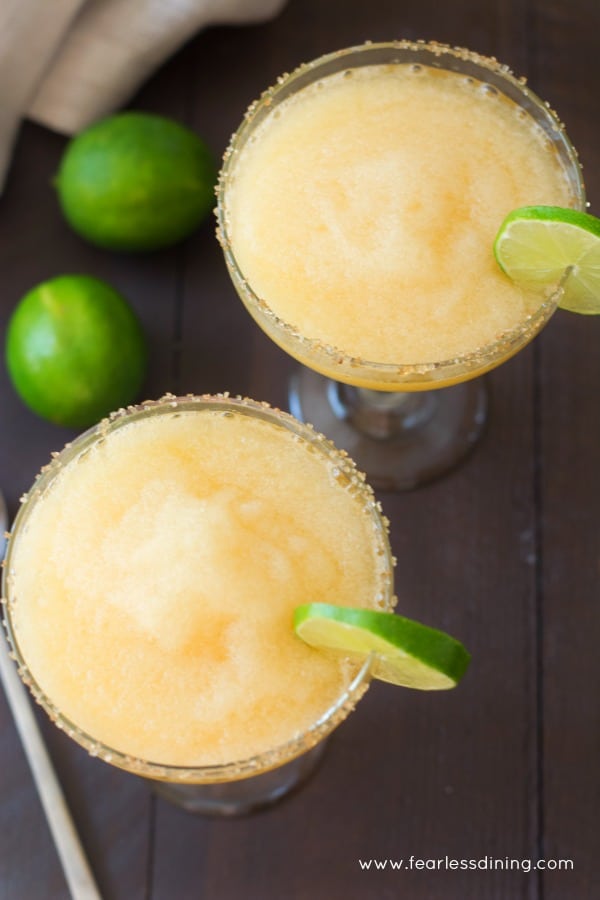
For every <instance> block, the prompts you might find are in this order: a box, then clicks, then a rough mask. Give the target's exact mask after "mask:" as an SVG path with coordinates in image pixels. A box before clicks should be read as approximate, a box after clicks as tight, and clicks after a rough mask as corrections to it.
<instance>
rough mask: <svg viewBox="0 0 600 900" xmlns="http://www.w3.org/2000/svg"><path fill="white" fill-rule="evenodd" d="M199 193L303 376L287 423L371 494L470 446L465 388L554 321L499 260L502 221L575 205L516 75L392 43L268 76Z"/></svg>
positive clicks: (461, 53)
mask: <svg viewBox="0 0 600 900" xmlns="http://www.w3.org/2000/svg"><path fill="white" fill-rule="evenodd" d="M217 194H218V207H217V218H218V237H219V240H220V242H221V244H222V247H223V250H224V254H225V259H226V263H227V267H228V270H229V273H230V276H231V278H232V280H233V283H234V285H235V288H236V290H237V292H238V294H239V296H240V298H241V299H242V301H243V302H244V304H245V306H246V308H247V309H248V311H249V312H250V314H251V315H252V316H253V317H254V319H255V320H256V322H257V323H258V324H259V325H260V326H261V327H262V328H263V330H264V331H265V332H266V333H267V334H268V335H269V337H271V338H272V339H273V340H274V341H275V342H276V343H277V344H278V345H279V346H280V347H281V348H282V349H284V350H285V351H286V352H287V353H289V354H290V355H291V356H293V357H295V358H296V359H297V360H299V361H300V362H301V363H303V367H302V368H300V369H299V370H298V372H297V373H296V374H295V376H294V378H293V382H292V385H291V390H290V408H291V410H292V412H293V413H294V414H295V415H296V416H297V417H299V418H301V419H303V420H304V421H310V422H311V423H312V424H313V425H315V427H317V428H318V429H319V430H320V431H323V432H325V433H326V434H327V435H328V436H329V437H330V438H331V439H332V440H334V441H335V443H336V444H337V445H338V446H341V447H344V448H345V449H346V450H348V452H349V453H350V454H351V456H352V457H353V458H354V459H355V460H356V462H357V464H358V465H359V467H360V468H362V469H363V470H364V471H366V472H367V474H368V478H369V480H370V481H371V483H372V484H373V485H375V486H376V487H381V488H387V489H403V488H412V487H414V486H416V485H418V484H420V483H422V482H425V481H428V480H430V479H431V478H433V477H435V476H437V475H439V474H441V473H442V472H444V471H446V470H447V469H448V468H449V467H451V466H453V465H454V464H455V463H456V462H457V461H458V460H459V459H460V458H461V457H462V456H463V455H464V454H465V453H466V452H467V451H468V450H469V449H470V448H471V447H472V445H473V444H474V442H475V441H476V440H477V438H478V437H479V435H480V433H481V430H482V428H483V425H484V421H485V416H486V392H485V385H484V380H482V379H479V378H478V376H481V375H483V374H484V373H486V372H488V371H489V370H490V369H493V368H494V367H495V366H497V365H499V364H500V363H502V362H504V361H505V360H507V359H508V358H509V357H511V356H512V355H513V354H515V353H516V352H517V351H518V350H520V349H521V348H522V347H524V346H525V345H526V344H527V343H528V342H529V341H530V340H531V339H532V338H533V337H534V336H535V335H536V334H537V333H538V332H539V331H540V329H541V328H542V327H543V326H544V324H545V323H546V322H547V321H548V319H549V318H550V316H551V315H552V314H553V312H554V310H555V309H556V306H557V302H558V300H559V298H560V286H559V285H556V287H555V288H553V289H552V290H551V291H548V292H546V293H545V294H544V295H541V294H540V293H535V292H533V291H530V290H523V289H521V288H519V287H517V286H515V285H514V284H512V282H510V281H509V279H507V278H506V276H504V275H503V273H502V272H501V271H500V269H499V267H498V266H497V264H496V262H495V260H494V257H493V251H492V247H493V242H494V237H495V234H496V232H497V230H498V228H499V227H500V225H501V223H502V221H503V219H504V217H505V216H506V214H507V213H508V212H509V211H510V210H511V209H513V208H516V207H519V206H524V205H533V204H538V205H540V204H548V205H557V206H571V207H574V208H579V209H583V208H584V206H585V196H584V187H583V181H582V175H581V170H580V166H579V163H578V160H577V156H576V153H575V151H574V149H573V147H572V146H571V143H570V142H569V139H568V138H567V136H566V134H565V132H564V128H563V126H562V125H561V123H560V122H559V120H558V119H557V117H556V115H555V114H554V113H553V112H552V110H551V109H550V108H549V107H548V106H547V104H545V103H544V102H542V101H541V100H540V99H539V98H538V97H537V96H536V95H535V94H534V93H532V91H530V90H529V89H528V88H527V87H526V85H525V83H524V80H522V79H517V78H515V77H514V76H513V75H512V74H511V72H510V71H509V70H508V69H507V67H506V66H502V65H500V64H499V63H497V62H496V61H495V60H493V59H488V58H484V57H481V56H479V55H478V54H475V53H472V52H469V51H467V50H463V49H457V48H450V47H447V46H443V45H440V44H437V43H429V44H428V43H424V42H417V43H412V42H408V41H398V42H391V43H382V44H365V45H363V46H360V47H353V48H349V49H346V50H342V51H339V52H337V53H333V54H329V55H326V56H324V57H321V58H320V59H317V60H315V61H314V62H311V63H308V64H306V65H302V66H300V67H299V68H298V69H297V70H296V71H294V72H293V73H292V74H291V75H284V76H282V77H281V78H280V79H279V80H278V82H277V84H276V85H275V86H274V87H272V88H270V89H269V90H267V91H266V92H265V93H264V94H263V95H262V96H261V97H260V99H259V100H257V101H256V102H255V103H253V104H252V105H251V106H250V108H249V109H248V112H247V113H246V116H245V118H244V120H243V122H242V124H241V126H240V127H239V129H238V131H237V132H236V133H235V134H234V136H233V138H232V140H231V143H230V145H229V147H228V149H227V151H226V153H225V157H224V162H223V167H222V171H221V175H220V179H219V186H218V191H217ZM473 379H476V380H473Z"/></svg>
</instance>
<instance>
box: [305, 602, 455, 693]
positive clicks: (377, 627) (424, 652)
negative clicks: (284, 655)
mask: <svg viewBox="0 0 600 900" xmlns="http://www.w3.org/2000/svg"><path fill="white" fill-rule="evenodd" d="M294 628H295V630H296V634H297V635H298V637H300V638H302V640H303V641H306V643H307V644H311V646H313V647H317V648H318V649H319V650H330V651H333V652H335V653H336V654H339V655H341V656H348V657H352V658H356V659H361V660H365V659H366V658H367V657H368V656H369V654H371V653H372V654H373V662H372V665H371V675H372V676H373V677H374V678H379V679H380V680H381V681H389V682H391V683H392V684H400V685H403V686H404V687H412V688H418V689H420V690H422V691H437V690H444V689H445V688H452V687H455V686H456V685H457V684H458V682H459V681H460V679H461V678H462V676H463V675H464V673H465V671H466V669H467V666H468V664H469V660H470V658H471V657H470V654H469V653H468V652H467V650H465V648H464V647H463V645H462V644H461V643H460V642H459V641H457V640H455V639H454V638H453V637H450V635H449V634H446V633H445V632H443V631H438V630H437V629H435V628H429V627H428V626H427V625H421V623H420V622H415V621H414V620H412V619H406V618H404V617H403V616H398V615H396V614H395V613H387V612H378V611H376V610H371V609H356V608H354V607H348V606H333V605H330V604H328V603H309V604H306V605H305V606H297V607H296V609H295V610H294Z"/></svg>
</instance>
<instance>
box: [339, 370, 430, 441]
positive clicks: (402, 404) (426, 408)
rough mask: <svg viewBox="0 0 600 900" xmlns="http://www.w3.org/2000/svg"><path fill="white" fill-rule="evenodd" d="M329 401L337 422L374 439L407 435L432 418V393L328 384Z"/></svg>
mask: <svg viewBox="0 0 600 900" xmlns="http://www.w3.org/2000/svg"><path fill="white" fill-rule="evenodd" d="M327 393H328V399H329V403H330V404H331V408H332V410H333V412H334V414H335V416H336V417H337V418H338V419H344V420H346V421H348V422H350V423H351V424H352V425H353V427H354V428H356V429H357V431H360V432H361V433H362V434H365V435H368V436H369V437H371V438H375V439H376V440H386V439H388V438H397V437H399V436H400V435H402V434H403V433H404V434H407V435H408V434H409V433H411V432H413V431H414V430H415V429H416V428H418V427H419V426H421V425H423V424H424V423H425V422H426V421H428V420H429V419H430V418H431V416H432V415H433V413H434V411H435V409H436V406H437V401H436V392H435V391H372V390H370V389H369V388H361V387H352V386H351V385H347V384H341V383H340V382H337V381H329V384H328V392H327Z"/></svg>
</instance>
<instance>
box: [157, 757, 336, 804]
mask: <svg viewBox="0 0 600 900" xmlns="http://www.w3.org/2000/svg"><path fill="white" fill-rule="evenodd" d="M326 745H327V739H325V740H323V741H321V742H320V743H319V744H317V745H316V746H315V747H313V748H312V749H311V750H308V751H307V752H306V753H303V754H302V755H301V756H298V757H297V758H296V759H293V760H292V761H291V762H288V763H284V765H282V766H278V767H277V768H276V769H271V770H270V771H268V772H262V773H261V774H260V775H252V776H250V777H249V778H241V779H239V780H238V781H224V782H218V783H215V784H179V783H177V784H176V783H175V782H170V781H153V780H150V779H148V783H149V784H150V786H151V787H152V789H153V790H154V791H155V792H156V793H157V794H159V796H161V797H164V798H165V799H166V800H168V801H169V802H170V803H174V804H175V806H179V807H180V809H184V810H185V811H186V812H190V813H196V814H200V815H207V816H240V815H244V814H245V813H250V812H253V811H254V810H256V809H261V808H263V807H265V806H271V804H272V803H276V802H277V801H278V800H280V799H281V798H282V797H284V796H285V795H286V794H288V793H289V792H290V791H292V790H293V789H294V788H296V787H298V786H299V785H300V784H302V782H303V781H304V780H305V779H306V778H308V776H309V775H311V774H312V772H313V771H314V769H315V768H316V767H317V765H318V764H319V762H320V760H321V757H322V756H323V752H324V750H325V747H326Z"/></svg>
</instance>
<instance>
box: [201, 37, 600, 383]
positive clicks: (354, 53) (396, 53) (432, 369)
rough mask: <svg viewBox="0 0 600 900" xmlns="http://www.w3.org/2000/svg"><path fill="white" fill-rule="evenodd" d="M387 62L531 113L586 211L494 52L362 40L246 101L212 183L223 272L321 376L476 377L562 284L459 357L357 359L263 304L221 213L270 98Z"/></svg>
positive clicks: (563, 138) (550, 115) (537, 323)
mask: <svg viewBox="0 0 600 900" xmlns="http://www.w3.org/2000/svg"><path fill="white" fill-rule="evenodd" d="M383 57H385V58H383ZM393 63H405V64H413V65H416V66H418V65H427V66H433V67H436V68H442V69H449V70H452V71H455V72H459V73H461V74H463V75H464V76H465V77H466V78H469V77H471V78H474V79H476V80H478V81H481V82H483V83H484V84H489V86H490V88H491V89H492V90H499V91H500V92H502V93H503V94H505V95H506V96H507V97H509V99H511V100H513V101H514V102H515V103H517V104H518V105H519V106H520V107H521V108H522V109H524V110H525V111H526V112H528V113H529V114H530V115H531V116H532V118H533V119H534V120H535V121H536V122H537V124H538V125H539V126H540V127H541V128H542V129H543V130H544V131H545V133H546V135H547V136H548V138H549V139H550V140H551V141H552V143H553V144H554V145H555V147H556V150H557V153H558V155H559V157H560V159H561V161H562V163H563V165H564V168H565V172H566V173H567V176H568V178H569V182H570V185H571V189H572V192H573V207H574V208H576V209H580V210H585V208H586V197H585V187H584V182H583V173H582V170H581V165H580V163H579V159H578V156H577V151H576V150H575V148H574V147H573V145H572V144H571V141H570V140H569V138H568V136H567V134H566V132H565V128H564V125H563V124H562V122H561V121H560V119H559V118H558V116H557V115H556V113H555V112H554V111H553V110H552V109H551V107H550V106H549V104H547V103H545V102H544V101H543V100H541V99H540V97H538V96H537V94H535V93H534V92H533V91H532V90H531V89H530V88H529V87H527V85H526V83H525V79H524V78H517V77H516V76H515V75H514V74H513V72H512V71H511V70H510V68H509V67H508V66H506V65H503V64H501V63H499V62H498V61H497V60H496V59H495V58H494V57H486V56H482V55H481V54H479V53H476V52H474V51H470V50H467V49H465V48H462V47H451V46H450V45H448V44H441V43H437V42H435V41H430V42H427V41H423V40H419V41H409V40H398V41H386V42H370V41H368V42H366V43H364V44H360V45H356V46H353V47H348V48H345V49H343V50H338V51H336V52H334V53H327V54H325V55H323V56H320V57H318V58H317V59H315V60H312V61H311V62H308V63H303V64H302V65H300V66H298V68H296V69H295V70H294V71H293V72H291V73H290V74H287V73H286V74H284V75H282V76H280V77H279V78H278V79H277V82H276V83H275V84H274V85H272V86H271V87H269V88H268V89H267V90H265V91H264V92H263V93H262V94H261V96H260V97H259V98H258V99H257V100H255V101H254V102H253V103H251V104H250V106H249V108H248V110H247V111H246V113H245V116H244V119H243V121H242V123H241V124H240V126H239V128H238V129H237V131H236V132H235V133H234V134H233V135H232V137H231V140H230V142H229V145H228V147H227V149H226V151H225V154H224V156H223V165H222V168H221V171H220V174H219V179H218V184H217V188H216V193H217V206H216V210H215V214H216V217H217V222H218V226H217V237H218V240H219V242H220V244H221V247H222V249H223V253H224V256H225V261H226V264H227V268H228V270H229V274H230V277H231V279H232V281H233V283H234V285H235V288H236V290H237V292H238V294H239V296H240V298H241V300H242V302H243V303H244V305H245V306H246V308H247V310H248V311H249V312H250V314H251V315H252V317H253V318H254V319H255V321H256V322H257V323H258V324H259V325H260V326H261V328H263V330H264V331H265V332H266V333H267V334H268V335H269V337H270V338H271V339H272V340H274V341H275V342H276V343H277V344H278V345H279V346H280V347H282V348H283V349H284V350H285V351H286V352H288V353H289V354H290V355H291V356H294V357H295V358H296V359H298V360H299V361H300V362H302V363H304V364H305V365H309V366H310V367H311V368H314V369H316V370H317V371H318V372H321V373H322V374H324V375H327V376H329V377H333V378H335V379H337V380H338V381H343V382H346V383H348V384H360V385H363V386H367V385H368V386H370V387H373V388H378V389H380V390H401V389H402V388H403V387H404V388H405V389H406V388H409V387H410V388H412V389H419V388H420V389H427V388H430V387H435V382H436V381H445V382H446V381H447V382H448V383H453V382H457V381H463V380H466V379H468V378H473V377H476V376H478V375H480V374H483V373H484V372H486V371H488V370H489V369H492V368H494V367H495V366H496V365H498V364H499V363H501V362H503V361H504V360H506V359H508V358H509V357H510V356H512V355H513V354H514V353H516V352H517V351H518V350H519V349H520V348H521V347H523V346H525V344H527V343H528V342H529V341H530V340H532V339H533V338H534V337H535V336H536V334H538V332H539V331H540V329H541V328H542V327H543V325H544V324H545V323H546V322H547V321H548V319H549V318H550V317H551V316H552V314H553V313H554V311H555V310H556V307H557V305H558V302H559V300H560V297H561V294H562V287H561V286H560V285H559V286H558V287H557V288H556V289H555V290H554V291H553V292H552V293H551V294H550V295H549V296H548V297H546V298H545V299H544V300H543V301H542V302H541V303H540V306H539V307H538V308H537V309H536V310H535V312H533V313H531V314H530V315H528V316H527V317H526V318H525V319H524V320H523V321H522V322H521V323H520V325H519V326H518V327H517V328H514V329H511V330H509V331H507V332H505V333H503V334H501V335H500V336H499V337H498V338H497V339H496V340H495V341H493V342H491V343H489V344H486V345H485V346H483V347H481V348H479V349H477V350H475V351H471V352H469V353H466V354H464V355H462V356H456V357H452V358H449V359H445V360H438V361H435V362H423V363H408V364H395V363H394V364H392V363H381V362H373V361H369V360H364V359H361V358H359V357H354V356H351V355H349V354H347V353H346V352H345V351H343V350H340V349H339V348H337V347H334V346H331V345H329V344H325V343H323V342H322V341H320V340H319V339H317V338H309V337H306V336H304V335H303V334H302V333H301V332H300V331H299V330H298V328H296V327H295V326H294V325H293V324H291V323H289V322H286V321H284V320H283V319H282V318H280V317H279V316H278V315H277V314H276V313H275V312H274V311H273V310H272V309H271V307H270V306H269V304H268V302H267V301H266V300H265V299H264V298H262V297H259V296H258V295H257V294H256V293H255V292H254V291H253V289H252V287H251V286H250V284H249V282H248V280H247V278H246V277H245V276H244V273H243V271H242V269H241V267H240V265H239V264H238V262H237V259H236V257H235V255H234V253H233V250H232V246H231V239H230V230H229V217H228V212H227V201H226V195H227V188H228V185H229V183H230V182H231V180H232V178H233V177H234V172H235V166H236V162H237V158H238V155H239V153H240V151H241V150H242V148H243V146H244V144H245V143H246V141H247V140H248V138H249V137H250V136H251V135H252V132H253V131H254V129H255V128H256V127H257V126H258V125H260V123H261V122H262V121H263V120H264V119H265V118H266V117H267V116H268V115H269V114H270V112H271V110H272V109H273V107H274V106H275V105H276V104H277V103H279V102H281V101H282V100H284V99H286V98H287V97H288V96H289V95H290V94H292V93H295V92H296V91H299V90H301V89H302V88H304V87H306V86H308V85H309V84H311V83H313V82H315V81H317V80H318V79H319V78H321V77H323V78H324V77H326V76H328V75H331V74H334V73H335V72H339V71H343V70H344V68H348V69H351V68H357V67H361V66H365V65H378V64H393ZM490 252H491V250H490Z"/></svg>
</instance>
